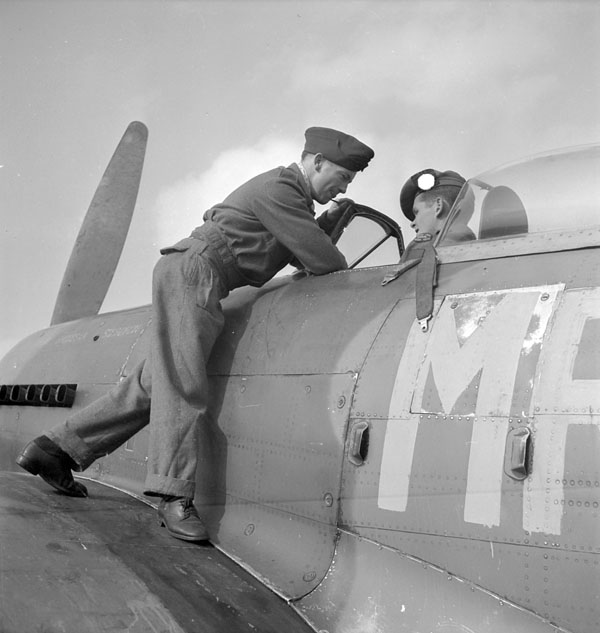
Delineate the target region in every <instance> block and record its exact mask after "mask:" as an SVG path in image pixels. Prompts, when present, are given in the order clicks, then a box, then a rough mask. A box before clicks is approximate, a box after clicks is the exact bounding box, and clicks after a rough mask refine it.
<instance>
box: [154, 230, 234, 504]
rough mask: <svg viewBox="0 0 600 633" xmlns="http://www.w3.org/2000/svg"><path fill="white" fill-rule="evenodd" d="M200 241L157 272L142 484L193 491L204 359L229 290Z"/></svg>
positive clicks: (164, 491)
mask: <svg viewBox="0 0 600 633" xmlns="http://www.w3.org/2000/svg"><path fill="white" fill-rule="evenodd" d="M205 248H206V246H205V245H204V244H203V243H202V242H197V244H194V245H193V246H192V247H191V248H190V249H189V250H187V251H185V252H184V253H173V254H169V255H165V256H164V257H162V258H161V260H159V262H158V264H157V265H156V267H155V270H154V278H153V284H152V285H153V301H152V303H153V326H154V330H153V335H154V340H153V344H152V354H153V357H152V407H151V411H150V427H149V429H150V437H149V443H148V470H147V477H146V485H145V491H146V494H150V495H174V496H183V497H193V496H194V491H195V480H196V465H197V460H198V441H199V440H200V441H201V440H202V433H203V430H204V419H205V416H206V410H207V404H208V380H207V373H206V365H207V362H208V358H209V356H210V353H211V350H212V348H213V345H214V342H215V340H216V338H217V337H218V335H219V334H220V332H221V330H222V328H223V323H224V319H223V313H222V311H221V305H220V300H221V299H222V298H223V296H225V295H226V294H227V290H226V288H225V287H224V285H223V282H222V280H221V278H220V277H219V275H218V274H217V273H216V272H215V270H214V269H213V266H212V264H211V263H210V261H209V260H208V259H207V258H205V257H204V256H203V255H202V253H203V251H204V250H205Z"/></svg>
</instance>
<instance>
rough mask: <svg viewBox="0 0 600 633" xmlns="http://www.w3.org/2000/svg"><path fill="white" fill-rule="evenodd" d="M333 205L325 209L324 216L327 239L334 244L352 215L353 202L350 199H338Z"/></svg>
mask: <svg viewBox="0 0 600 633" xmlns="http://www.w3.org/2000/svg"><path fill="white" fill-rule="evenodd" d="M332 202H333V204H332V205H331V206H330V207H329V209H327V211H326V212H325V216H326V218H327V227H328V229H329V230H328V231H327V232H328V233H329V237H330V238H331V241H332V242H333V243H334V244H335V243H336V242H337V241H338V240H339V239H340V237H341V236H342V233H343V232H344V229H345V228H346V226H348V222H349V221H350V218H351V217H352V215H353V214H354V210H355V208H354V200H350V198H340V199H339V200H333V201H332Z"/></svg>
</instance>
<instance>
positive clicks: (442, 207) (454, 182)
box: [400, 169, 475, 250]
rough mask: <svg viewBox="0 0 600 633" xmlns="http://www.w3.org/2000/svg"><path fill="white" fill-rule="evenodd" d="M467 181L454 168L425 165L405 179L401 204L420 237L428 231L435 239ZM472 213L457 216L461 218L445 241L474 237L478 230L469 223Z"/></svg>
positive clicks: (451, 228) (460, 240) (446, 235)
mask: <svg viewBox="0 0 600 633" xmlns="http://www.w3.org/2000/svg"><path fill="white" fill-rule="evenodd" d="M465 182H466V181H465V179H464V178H463V177H462V176H461V175H460V174H458V173H457V172H455V171H438V170H436V169H423V170H422V171H419V172H417V173H416V174H414V175H413V176H411V177H410V178H409V179H408V180H407V181H406V182H405V183H404V185H403V187H402V190H401V192H400V207H401V208H402V212H403V213H404V215H405V216H406V217H407V218H408V219H409V220H410V221H411V222H410V226H411V228H412V229H414V231H415V232H416V234H417V236H416V238H417V239H418V238H421V239H422V238H423V236H424V235H425V234H429V235H431V236H432V239H433V241H434V242H435V240H436V238H437V237H438V235H439V234H440V233H441V231H442V229H443V228H444V225H445V224H446V221H447V220H448V216H449V213H450V209H451V208H452V205H453V204H454V201H455V200H456V198H457V196H458V194H459V192H460V190H461V189H462V187H463V185H464V184H465ZM469 217H470V214H468V213H463V212H461V213H460V214H459V215H458V216H457V218H458V219H460V220H461V221H460V222H456V221H455V222H453V224H452V226H451V227H450V228H449V230H448V231H447V232H446V234H445V235H444V239H443V243H444V244H452V243H456V242H467V241H470V240H474V239H475V234H474V233H473V231H471V229H470V228H469V227H468V226H467V224H466V222H467V221H468V219H469ZM409 247H410V245H409ZM407 250H408V248H407Z"/></svg>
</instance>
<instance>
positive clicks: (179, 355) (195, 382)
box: [17, 127, 374, 541]
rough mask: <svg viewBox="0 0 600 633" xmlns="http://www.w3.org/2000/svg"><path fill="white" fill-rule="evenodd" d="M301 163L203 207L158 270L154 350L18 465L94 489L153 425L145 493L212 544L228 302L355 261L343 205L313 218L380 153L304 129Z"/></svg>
mask: <svg viewBox="0 0 600 633" xmlns="http://www.w3.org/2000/svg"><path fill="white" fill-rule="evenodd" d="M305 138H306V143H305V146H304V151H303V152H302V157H301V160H300V162H298V163H294V164H292V165H290V166H288V167H278V168H276V169H273V170H271V171H268V172H266V173H264V174H260V175H259V176H256V177H255V178H253V179H251V180H249V181H248V182H246V183H245V184H243V185H241V186H240V187H239V188H238V189H236V190H235V191H233V192H232V193H231V194H230V195H229V196H228V197H227V198H226V199H225V200H224V201H223V202H222V203H221V204H217V205H216V206H214V207H213V208H212V209H209V210H208V211H207V212H206V213H205V214H204V224H202V225H201V226H199V227H198V228H197V229H195V230H194V231H193V233H192V235H191V237H189V238H186V239H184V240H182V241H180V242H178V243H177V244H175V245H174V246H172V247H170V248H166V249H163V250H162V251H161V253H162V254H163V257H161V259H160V260H159V261H158V263H157V265H156V267H155V269H154V275H153V284H152V285H153V291H152V294H153V297H152V307H153V312H152V314H153V316H152V326H151V327H152V332H151V345H150V352H149V355H148V357H147V358H146V359H144V360H143V361H142V362H141V363H140V364H139V365H138V366H137V367H135V369H134V370H133V371H132V373H131V374H130V375H128V376H127V377H126V378H125V379H124V380H122V381H121V382H120V383H119V384H118V385H116V386H115V387H114V388H113V389H111V390H110V391H109V392H108V393H107V394H106V395H104V396H103V397H101V398H100V399H98V400H97V401H95V402H93V403H91V404H90V405H89V406H88V407H85V408H84V409H82V410H81V411H78V412H77V413H75V414H74V415H73V416H71V417H70V418H69V419H68V420H67V421H66V422H64V423H62V424H60V425H58V426H56V427H54V428H52V429H51V430H49V431H48V433H47V434H46V435H42V436H40V437H37V438H35V439H34V440H33V441H32V442H30V443H29V444H28V445H27V446H26V447H25V449H24V450H23V452H22V453H21V455H20V456H19V458H18V460H17V463H18V464H19V465H20V466H22V467H23V468H25V469H26V470H28V471H29V472H31V473H33V474H35V475H37V474H39V475H40V476H41V477H42V478H43V479H44V480H45V481H47V482H48V483H49V484H50V485H52V486H53V487H54V488H56V489H58V490H59V491H61V492H63V493H65V494H68V495H72V496H80V497H83V496H87V490H86V488H85V486H84V485H83V484H81V483H80V482H76V481H75V480H74V479H73V475H72V472H71V471H72V470H75V471H81V470H84V469H86V468H88V467H89V466H90V465H91V464H92V462H94V460H96V459H98V458H99V457H103V456H105V455H107V454H109V453H111V452H112V451H114V450H115V449H116V448H118V447H119V446H121V445H122V444H123V443H124V442H126V441H127V440H128V439H129V438H130V437H131V436H132V435H134V434H135V433H136V432H137V431H139V430H140V429H142V428H143V427H144V426H146V425H147V424H149V425H150V426H149V428H150V434H149V444H148V462H147V478H146V483H145V494H147V495H151V496H158V497H160V498H161V499H160V502H159V507H158V513H159V518H160V521H161V522H162V523H163V524H164V525H166V527H167V529H168V531H169V533H170V534H171V535H172V536H175V537H176V538H180V539H183V540H188V541H202V540H206V539H207V538H208V534H207V531H206V528H205V526H204V525H203V523H202V521H201V520H200V518H199V516H198V514H197V512H196V509H195V508H194V505H193V498H194V494H195V480H196V464H197V452H198V449H197V446H198V442H199V441H202V439H203V433H204V431H203V429H204V425H203V424H202V422H203V418H204V417H205V415H206V412H207V406H208V403H207V401H208V394H207V380H208V379H207V374H206V364H207V362H208V358H209V356H210V353H211V350H212V347H213V344H214V342H215V340H216V339H217V337H218V335H219V333H220V332H221V330H222V328H223V324H224V318H223V313H222V310H221V300H222V299H224V298H225V297H226V296H227V295H228V293H229V291H231V290H232V289H234V288H237V287H239V286H244V285H252V286H262V285H263V284H264V283H265V282H266V281H268V280H269V279H271V278H272V277H273V276H274V275H275V274H276V273H277V272H278V271H279V270H281V269H282V268H284V267H285V266H286V265H287V264H289V263H295V264H297V265H299V266H301V267H304V268H305V269H306V270H308V271H309V272H311V273H314V274H317V275H320V274H325V273H328V272H332V271H335V270H341V269H344V268H347V263H346V260H345V258H344V256H343V255H342V253H341V252H340V251H339V250H338V249H337V247H336V246H335V245H334V244H333V242H332V240H331V238H330V237H329V235H330V233H331V232H332V230H333V229H334V227H335V226H336V224H337V221H338V220H339V218H340V217H341V214H342V212H343V207H342V206H340V205H335V204H334V205H333V206H332V207H331V208H330V209H329V210H328V211H326V212H325V213H324V214H322V215H321V216H320V217H319V218H318V219H315V211H314V201H316V202H318V203H320V204H326V203H328V202H330V201H331V200H332V199H333V198H334V197H335V196H337V195H338V194H340V193H344V192H345V191H346V188H347V187H348V185H349V184H350V183H351V182H352V180H353V179H354V177H355V175H356V172H357V171H362V170H363V169H365V168H366V167H367V165H368V163H369V161H370V160H371V158H372V157H373V155H374V152H373V150H372V149H371V148H370V147H368V146H367V145H365V144H364V143H361V142H360V141H359V140H357V139H356V138H354V137H352V136H349V135H347V134H344V133H343V132H339V131H337V130H332V129H329V128H321V127H312V128H309V129H308V130H306V133H305Z"/></svg>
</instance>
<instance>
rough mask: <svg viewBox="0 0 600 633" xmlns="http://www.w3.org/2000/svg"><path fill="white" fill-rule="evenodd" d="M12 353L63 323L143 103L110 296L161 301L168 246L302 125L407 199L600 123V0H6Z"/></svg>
mask: <svg viewBox="0 0 600 633" xmlns="http://www.w3.org/2000/svg"><path fill="white" fill-rule="evenodd" d="M0 77H1V89H0V296H1V300H0V357H1V356H3V355H4V353H5V352H7V351H8V349H10V348H11V347H12V346H13V345H14V344H16V343H17V342H18V341H19V340H20V339H22V338H23V337H25V336H26V335H28V334H30V333H33V332H35V331H37V330H40V329H43V328H45V327H47V326H48V325H49V322H50V318H51V315H52V311H53V309H54V302H55V299H56V294H57V292H58V288H59V286H60V282H61V279H62V276H63V272H64V269H65V266H66V263H67V261H68V258H69V255H70V252H71V248H72V246H73V243H74V241H75V238H76V236H77V232H78V230H79V227H80V224H81V221H82V219H83V217H84V215H85V212H86V210H87V207H88V205H89V203H90V201H91V199H92V196H93V194H94V191H95V189H96V186H97V185H98V183H99V181H100V179H101V177H102V174H103V172H104V169H105V167H106V165H107V163H108V161H109V160H110V157H111V156H112V153H113V151H114V149H115V147H116V145H117V143H118V141H119V139H120V138H121V136H122V134H123V132H124V131H125V128H126V127H127V125H128V124H129V122H131V121H134V120H138V121H142V122H144V123H145V124H146V125H147V127H148V129H149V140H148V149H147V154H146V160H145V165H144V172H143V175H142V182H141V187H140V192H139V195H138V200H137V206H136V212H135V215H134V219H133V222H132V225H131V229H130V232H129V236H128V240H127V243H126V246H125V249H124V251H123V255H122V257H121V261H120V264H119V267H118V269H117V272H116V274H115V278H114V280H113V284H112V286H111V289H110V290H109V293H108V295H107V298H106V300H105V302H104V306H103V308H102V310H103V311H112V310H118V309H122V308H127V307H133V306H136V305H142V304H147V303H149V302H150V287H151V286H150V280H151V273H152V267H153V266H154V264H155V262H156V260H157V258H158V256H159V253H158V249H159V248H160V247H161V246H165V245H168V244H170V243H172V242H174V241H176V240H178V239H180V238H182V237H185V236H187V235H188V234H189V233H190V232H191V230H192V229H193V228H194V227H195V226H197V225H199V224H201V222H202V214H203V213H204V211H205V210H206V209H207V208H209V207H210V206H211V205H212V204H214V203H217V202H219V201H221V200H222V199H223V198H224V197H225V196H226V195H227V194H228V193H229V192H230V191H231V190H233V189H234V188H235V187H237V186H238V185H239V184H241V183H242V182H244V181H245V180H247V179H248V178H250V177H252V176H253V175H255V174H257V173H260V172H262V171H265V170H267V169H270V168H272V167H275V166H277V165H287V164H290V163H291V162H294V161H296V160H298V158H299V156H300V152H301V150H302V147H303V143H304V130H305V129H306V128H307V127H310V126H312V125H321V126H329V127H334V128H337V129H341V130H344V131H346V132H348V133H350V134H353V135H354V136H356V137H358V138H359V139H361V140H362V141H364V142H365V143H367V144H369V145H370V146H371V147H373V148H374V150H375V158H374V159H373V161H371V164H370V166H369V168H368V169H367V170H365V171H364V172H363V173H360V174H358V175H357V177H356V179H355V181H354V183H353V184H352V185H351V187H350V188H349V189H348V193H347V195H348V196H349V197H351V198H353V199H354V200H356V201H357V202H360V203H362V204H366V205H368V206H371V207H373V208H376V209H379V210H380V211H383V212H384V213H387V214H388V215H390V216H392V217H393V218H394V219H396V220H397V221H398V222H399V223H400V225H401V226H402V229H403V231H404V234H405V241H408V240H409V239H411V233H412V232H411V229H410V228H409V226H408V224H407V222H406V221H405V220H404V219H403V218H402V216H401V213H400V209H399V204H398V194H399V191H400V189H401V187H402V184H403V183H404V181H405V180H406V179H407V178H408V177H409V176H410V175H411V174H413V173H415V172H416V171H419V170H421V169H424V168H427V167H433V168H435V169H440V170H446V169H453V170H455V171H459V172H460V173H462V174H463V175H464V176H465V177H469V176H474V175H477V174H478V173H481V172H483V171H486V170H488V169H490V168H492V167H495V166H498V165H501V164H504V163H507V162H510V161H513V160H515V159H518V158H522V157H526V156H530V155H532V154H537V153H539V152H544V151H547V150H550V149H553V148H559V147H567V146H574V145H581V144H587V143H592V142H599V141H600V3H599V2H595V1H593V0H589V1H578V0H562V1H555V2H549V1H546V0H518V1H506V2H500V1H491V2H488V1H484V0H421V1H416V0H413V1H411V0H396V1H394V0H384V1H378V0H366V1H362V2H354V1H352V0H343V1H337V0H320V1H316V2H311V1H300V0H266V1H261V2H259V1H254V0H235V1H223V0H218V1H217V0H215V1H203V0H195V1H165V0H163V1H157V0H78V1H75V0H43V1H41V2H40V1H33V0H0Z"/></svg>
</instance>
